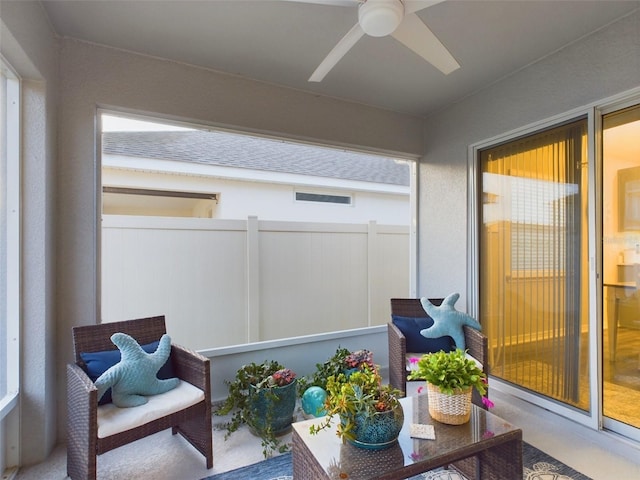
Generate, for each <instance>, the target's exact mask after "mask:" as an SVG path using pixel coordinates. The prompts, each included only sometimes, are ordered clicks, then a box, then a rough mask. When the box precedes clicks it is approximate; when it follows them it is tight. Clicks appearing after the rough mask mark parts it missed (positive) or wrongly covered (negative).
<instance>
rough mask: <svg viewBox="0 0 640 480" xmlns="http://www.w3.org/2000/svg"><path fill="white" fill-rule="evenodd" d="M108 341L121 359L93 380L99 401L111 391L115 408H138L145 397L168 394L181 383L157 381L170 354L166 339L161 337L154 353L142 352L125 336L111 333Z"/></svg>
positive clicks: (169, 344) (138, 346) (124, 334)
mask: <svg viewBox="0 0 640 480" xmlns="http://www.w3.org/2000/svg"><path fill="white" fill-rule="evenodd" d="M111 341H112V342H113V344H114V345H115V346H116V347H118V349H119V350H120V353H121V357H122V358H121V359H120V362H118V363H116V364H115V365H114V366H113V367H111V368H109V369H108V370H107V371H106V372H104V373H103V374H102V375H100V376H99V377H98V378H97V379H96V381H95V385H96V387H97V388H98V400H100V398H102V396H103V395H104V394H105V392H106V391H107V390H108V389H109V388H111V397H112V399H113V403H114V404H115V405H116V406H117V407H137V406H138V405H143V404H145V403H147V398H146V396H148V395H157V394H159V393H164V392H168V391H169V390H171V389H172V388H175V387H177V386H178V383H179V382H180V380H179V379H177V378H168V379H166V380H160V379H158V378H157V377H156V374H157V373H158V370H160V368H161V367H162V366H163V365H164V363H165V362H166V361H167V358H169V354H170V353H171V338H170V337H169V335H167V334H164V335H163V336H162V338H161V339H160V343H159V344H158V348H157V349H156V351H155V352H153V353H147V352H145V351H144V350H143V349H142V347H141V346H140V345H139V344H138V342H136V340H135V339H134V338H132V337H130V336H129V335H127V334H126V333H114V334H113V335H111Z"/></svg>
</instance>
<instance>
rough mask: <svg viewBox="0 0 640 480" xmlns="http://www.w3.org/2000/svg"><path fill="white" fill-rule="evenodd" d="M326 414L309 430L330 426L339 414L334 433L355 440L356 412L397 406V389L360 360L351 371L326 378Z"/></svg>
mask: <svg viewBox="0 0 640 480" xmlns="http://www.w3.org/2000/svg"><path fill="white" fill-rule="evenodd" d="M326 390H327V400H326V402H325V408H326V410H327V417H326V418H325V419H324V420H323V421H322V423H320V424H317V425H311V427H310V429H309V431H310V433H312V434H315V433H318V432H319V431H321V430H323V429H325V428H329V427H330V425H331V420H332V418H333V417H334V416H335V415H339V417H340V423H339V424H338V426H337V434H338V436H339V437H341V438H343V439H349V440H354V439H355V435H354V433H353V429H354V426H355V420H356V417H357V416H362V415H364V416H365V417H371V416H373V415H374V414H376V413H378V412H387V411H390V410H393V409H394V408H396V407H397V406H399V404H400V401H399V397H400V396H402V392H401V391H400V390H396V389H394V388H393V387H392V386H391V385H388V384H385V385H383V384H382V377H381V376H380V374H379V373H378V368H377V367H375V366H374V367H371V366H369V365H368V363H366V362H365V363H363V364H361V365H360V366H359V369H358V370H357V371H355V372H353V373H350V374H346V373H339V374H337V375H331V376H329V377H328V378H327V383H326Z"/></svg>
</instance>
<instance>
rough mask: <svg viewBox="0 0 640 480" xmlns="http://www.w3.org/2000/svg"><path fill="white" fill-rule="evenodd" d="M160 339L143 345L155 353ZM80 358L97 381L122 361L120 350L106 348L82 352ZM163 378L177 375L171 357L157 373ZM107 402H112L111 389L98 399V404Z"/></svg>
mask: <svg viewBox="0 0 640 480" xmlns="http://www.w3.org/2000/svg"><path fill="white" fill-rule="evenodd" d="M159 343H160V341H159V340H158V341H155V342H151V343H147V344H146V345H141V347H142V349H143V350H144V351H145V352H147V353H153V352H155V351H156V350H157V348H158V345H159ZM80 358H81V359H82V361H83V362H84V366H83V367H84V371H85V372H87V375H88V376H89V378H90V379H91V381H92V382H95V381H96V380H97V379H98V377H99V376H100V375H102V374H103V373H104V372H106V371H107V370H109V369H110V368H111V367H113V366H114V365H115V364H116V363H118V362H119V361H120V350H118V349H115V350H105V351H103V352H80ZM156 376H157V377H158V378H159V379H161V380H166V379H168V378H173V377H175V376H176V375H175V373H174V371H173V365H172V363H171V358H169V359H167V361H166V362H165V364H164V365H163V366H162V368H160V371H159V372H158V375H156ZM105 403H111V389H109V390H107V392H106V393H105V394H104V395H103V396H102V398H101V399H100V400H99V401H98V405H104V404H105Z"/></svg>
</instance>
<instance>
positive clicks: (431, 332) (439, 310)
mask: <svg viewBox="0 0 640 480" xmlns="http://www.w3.org/2000/svg"><path fill="white" fill-rule="evenodd" d="M458 298H460V294H459V293H452V294H451V295H449V296H448V297H447V298H445V299H444V301H443V302H442V304H441V305H440V306H435V305H434V304H433V303H431V302H430V301H429V299H428V298H424V297H423V298H421V299H420V303H422V308H424V311H425V312H427V313H428V314H429V316H430V317H431V318H432V319H433V325H431V326H430V327H429V328H425V329H424V330H420V335H422V336H423V337H426V338H438V337H444V336H447V335H448V336H450V337H451V338H453V341H454V342H456V348H459V349H461V350H465V349H466V343H465V341H464V331H463V329H462V327H463V326H465V325H468V326H470V327H472V328H475V329H476V330H481V329H482V327H481V326H480V324H479V323H478V322H477V321H476V320H475V319H474V318H473V317H471V316H470V315H467V314H466V313H464V312H459V311H457V310H456V309H455V308H453V306H454V305H455V303H456V302H457V301H458Z"/></svg>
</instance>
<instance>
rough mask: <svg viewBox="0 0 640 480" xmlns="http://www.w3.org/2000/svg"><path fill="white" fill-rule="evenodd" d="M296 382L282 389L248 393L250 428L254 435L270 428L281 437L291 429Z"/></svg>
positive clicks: (254, 389)
mask: <svg viewBox="0 0 640 480" xmlns="http://www.w3.org/2000/svg"><path fill="white" fill-rule="evenodd" d="M296 387H297V380H294V381H293V382H291V383H290V384H289V385H285V386H284V387H272V388H263V389H260V390H258V389H256V388H255V387H253V388H252V389H251V390H250V391H249V408H250V409H251V415H252V418H251V420H250V423H249V424H250V427H251V429H252V430H253V431H254V433H256V434H258V435H260V433H261V432H264V431H266V430H267V429H268V428H271V431H272V432H273V434H274V435H276V436H278V435H282V434H284V433H287V432H288V431H289V430H290V429H291V423H292V422H293V411H294V409H295V407H296Z"/></svg>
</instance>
